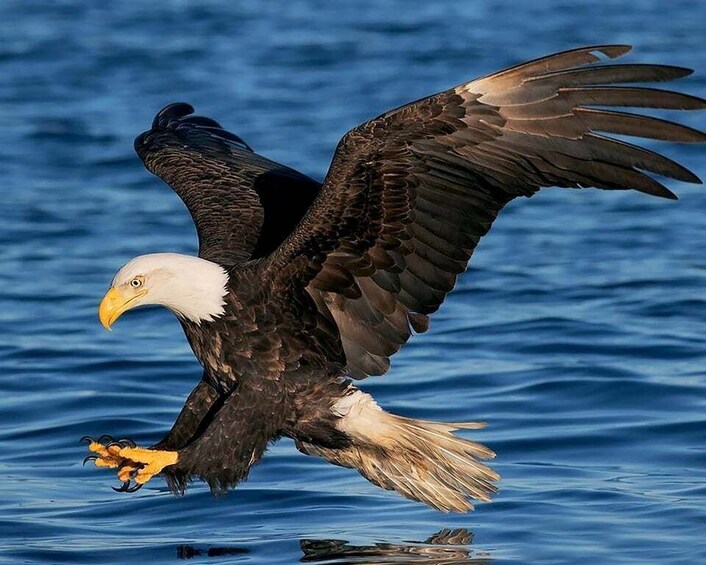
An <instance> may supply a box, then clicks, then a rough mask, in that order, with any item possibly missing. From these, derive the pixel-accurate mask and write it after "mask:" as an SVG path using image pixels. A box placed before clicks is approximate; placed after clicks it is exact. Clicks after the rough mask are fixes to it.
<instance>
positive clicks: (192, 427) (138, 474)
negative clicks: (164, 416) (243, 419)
mask: <svg viewBox="0 0 706 565" xmlns="http://www.w3.org/2000/svg"><path fill="white" fill-rule="evenodd" d="M220 398H221V397H220V395H219V393H218V392H217V391H216V390H215V389H214V388H213V387H212V386H211V385H210V384H209V383H208V382H207V381H206V380H205V379H204V380H202V381H201V382H200V383H199V384H198V385H197V386H196V388H194V390H193V391H192V392H191V394H190V395H189V397H188V398H187V400H186V403H185V404H184V407H183V408H182V410H181V412H180V413H179V416H178V418H177V420H176V422H175V423H174V425H173V426H172V429H171V430H170V431H169V433H168V434H167V435H166V436H165V437H164V438H163V439H162V440H161V441H159V442H158V443H156V444H155V445H153V446H151V447H150V448H141V447H137V446H136V445H135V443H134V442H133V441H131V440H128V439H121V440H118V441H115V440H114V439H113V438H112V437H110V436H108V435H103V436H101V437H100V438H98V440H93V438H90V437H85V438H84V439H86V440H88V441H89V445H88V449H89V451H91V453H92V454H91V455H89V456H88V457H86V458H85V459H84V463H85V462H87V461H91V460H92V461H93V462H94V464H95V465H96V467H105V468H111V469H115V468H117V469H118V479H119V480H120V481H122V483H123V486H122V487H121V488H119V489H116V490H120V491H128V492H133V491H134V490H137V488H139V487H141V486H142V485H143V484H145V483H146V482H147V481H149V480H150V479H151V478H152V477H153V476H154V475H156V474H159V473H160V472H161V471H162V470H163V469H164V468H165V467H167V466H169V465H173V464H174V463H175V462H176V461H177V459H178V455H177V451H178V450H179V449H181V448H183V447H185V446H186V445H187V444H188V443H189V442H190V441H191V440H193V439H194V437H197V436H198V432H199V430H200V429H201V428H202V427H203V425H204V422H208V421H209V419H210V418H209V416H212V415H213V414H212V412H214V411H215V410H217V408H218V407H219V405H220V402H219V399H220ZM133 480H134V482H135V485H136V486H135V487H131V486H130V482H131V481H133Z"/></svg>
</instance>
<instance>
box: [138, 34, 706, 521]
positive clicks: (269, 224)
mask: <svg viewBox="0 0 706 565" xmlns="http://www.w3.org/2000/svg"><path fill="white" fill-rule="evenodd" d="M628 50H629V48H628V47H626V46H602V47H589V48H583V49H576V50H573V51H568V52H565V53H560V54H556V55H552V56H550V57H546V58H544V59H539V60H537V61H532V62H529V63H525V64H523V65H519V66H517V67H514V68H511V69H507V70H504V71H501V72H499V73H496V74H493V75H490V76H488V77H484V78H481V79H478V80H475V81H472V82H469V83H466V84H462V85H460V86H458V87H456V88H453V89H451V90H447V91H444V92H441V93H439V94H436V95H434V96H431V97H429V98H425V99H423V100H420V101H417V102H414V103H411V104H408V105H406V106H403V107H401V108H398V109H396V110H393V111H390V112H387V113H385V114H383V115H381V116H379V117H377V118H375V119H373V120H371V121H369V122H366V123H364V124H362V125H360V126H358V127H356V128H354V129H353V130H351V131H350V132H349V133H348V134H346V135H345V137H344V138H343V139H342V140H341V142H340V144H339V146H338V148H337V150H336V153H335V155H334V158H333V162H332V164H331V167H330V170H329V172H328V174H327V176H326V178H325V180H324V182H323V184H319V183H318V182H316V181H314V180H312V179H310V178H308V177H306V176H304V175H302V174H300V173H297V172H295V171H293V170H291V169H289V168H287V167H284V166H282V165H278V164H276V163H273V162H271V161H269V160H267V159H265V158H263V157H261V156H259V155H256V154H255V153H253V152H252V151H251V150H250V148H249V147H248V146H247V145H245V143H244V142H243V141H242V140H240V139H239V138H238V137H237V136H234V135H233V134H230V133H228V132H226V131H225V130H223V129H222V128H221V127H220V125H219V124H217V123H216V122H214V121H213V120H210V119H208V118H200V117H195V116H191V115H190V114H191V112H192V111H193V109H192V108H191V107H190V106H188V105H186V104H173V105H170V106H168V107H166V108H165V109H163V110H162V111H161V112H160V113H159V114H158V115H157V117H156V118H155V121H154V123H153V126H152V128H151V129H150V130H149V131H147V132H145V133H143V134H142V135H140V136H139V137H138V138H137V139H136V141H135V148H136V150H137V152H138V154H139V156H140V158H141V159H142V160H143V161H144V163H145V165H146V166H147V168H148V169H149V170H150V171H152V172H154V173H155V174H157V175H158V176H160V177H161V178H163V179H164V180H165V181H166V182H167V183H168V184H169V185H170V186H171V187H172V188H173V189H174V190H175V191H176V192H177V194H179V196H180V197H181V198H182V200H183V201H184V202H185V204H186V206H187V207H188V209H189V211H190V213H191V215H192V217H193V219H194V221H195V223H196V227H197V231H198V236H199V242H200V249H199V256H200V257H202V258H204V259H207V260H209V261H211V262H214V263H217V264H218V265H221V266H222V267H223V268H224V269H225V271H226V272H227V274H228V277H229V279H228V289H227V291H228V292H227V295H226V297H225V298H224V300H225V305H224V312H223V314H222V315H219V316H217V317H216V319H214V320H212V321H206V322H202V321H197V322H194V321H190V320H188V319H184V320H182V323H183V326H184V330H185V332H186V335H187V337H188V339H189V342H190V344H191V346H192V348H193V350H194V353H195V354H196V356H197V357H198V359H199V361H200V362H201V363H202V365H203V366H204V377H203V380H202V382H201V383H200V384H199V385H198V386H197V387H196V389H195V390H194V392H192V394H191V395H190V397H189V399H188V400H187V402H186V405H185V407H184V409H183V411H182V413H181V414H180V416H179V418H178V420H177V422H176V424H175V425H174V427H173V429H172V430H171V432H170V433H169V434H168V435H167V437H166V438H165V439H164V440H162V441H161V442H160V443H158V444H157V445H156V446H154V448H157V449H163V450H171V451H176V452H178V454H179V458H178V462H177V463H175V464H174V465H171V466H169V467H167V468H165V469H164V473H165V475H166V476H167V479H168V480H169V481H170V484H171V485H172V487H173V488H174V489H176V490H183V489H184V488H185V486H186V484H187V482H188V480H189V479H190V478H192V477H194V476H200V477H202V478H204V479H205V480H207V481H208V482H209V484H211V485H212V487H214V488H216V489H220V488H225V487H228V486H230V485H233V484H235V483H237V482H238V481H240V480H242V479H243V478H245V476H246V475H247V472H248V470H249V469H250V467H251V466H252V465H253V464H254V463H255V462H256V461H257V460H258V459H259V458H260V457H261V455H262V454H263V452H264V451H265V449H266V446H267V444H268V442H270V441H273V440H276V439H277V438H279V437H281V436H289V437H292V438H293V439H294V440H295V442H296V444H297V446H298V447H299V449H300V450H301V451H302V452H304V453H307V454H311V455H318V456H322V457H324V458H326V459H327V460H329V461H331V462H333V463H336V464H339V465H344V466H349V467H353V468H356V469H358V470H359V471H360V472H361V473H362V474H363V475H364V476H365V477H366V478H368V479H369V480H371V481H372V482H374V483H375V484H377V485H379V486H381V487H383V488H387V489H394V490H397V491H398V492H400V493H401V494H403V495H404V496H407V497H409V498H412V499H416V500H421V501H423V502H426V503H427V504H430V505H432V506H434V507H436V508H438V509H441V510H446V511H448V510H454V511H464V510H468V509H470V508H472V506H471V504H470V502H469V501H468V498H475V499H480V500H488V498H489V496H490V495H491V494H492V493H493V492H494V491H495V487H494V486H493V483H494V482H495V481H496V480H497V479H498V476H497V474H495V473H494V472H493V471H492V470H490V469H489V468H488V467H486V466H485V465H484V464H482V463H480V462H479V461H480V460H481V459H485V458H489V457H492V456H493V453H492V451H490V450H489V449H488V448H486V447H484V446H482V445H480V444H477V443H474V442H471V441H468V440H465V439H461V438H459V437H457V436H455V435H454V434H453V431H454V430H456V429H459V428H477V427H480V424H441V423H435V422H424V421H419V420H410V419H406V418H401V417H399V416H394V415H391V414H388V413H386V412H384V411H383V410H381V409H380V408H379V407H378V406H377V405H376V404H375V402H374V401H373V400H372V398H371V397H370V396H368V395H366V394H364V393H362V392H360V391H358V390H357V389H356V388H355V387H353V386H352V384H351V383H350V381H347V380H346V379H347V378H348V377H352V378H354V379H361V378H364V377H366V376H368V375H380V374H382V373H384V372H386V371H387V370H388V368H389V358H390V356H391V355H393V354H394V353H395V352H397V351H398V350H399V349H400V348H401V347H402V346H403V345H404V344H405V343H406V341H407V340H408V339H409V338H410V336H411V335H412V334H413V333H414V332H424V331H426V330H427V328H428V326H429V315H430V314H432V313H433V312H435V311H436V310H437V309H438V308H439V306H440V305H441V303H442V302H443V300H444V298H445V296H446V294H447V293H448V292H450V291H451V290H452V289H453V287H454V285H455V283H456V279H457V277H458V275H459V274H460V273H462V272H463V271H464V270H465V269H466V266H467V264H468V261H469V259H470V257H471V254H472V253H473V250H474V249H475V247H476V245H477V244H478V241H479V240H480V238H481V237H483V236H484V235H485V234H486V233H487V231H488V230H489V229H490V226H491V224H492V222H493V221H494V220H495V218H496V216H497V215H498V213H499V212H500V210H501V209H502V208H503V207H504V206H505V205H506V204H507V203H508V202H510V201H511V200H512V199H514V198H516V197H518V196H531V195H532V194H534V193H535V192H537V191H538V190H539V189H540V188H542V187H547V186H559V187H568V188H581V187H597V188H603V189H610V190H612V189H616V190H623V189H636V190H638V191H641V192H645V193H648V194H653V195H657V196H663V197H667V198H673V197H674V195H673V194H672V193H671V192H670V191H669V190H668V189H667V188H665V187H664V186H663V185H662V184H660V183H659V182H658V181H656V180H655V179H653V178H652V177H651V176H648V175H647V174H645V173H646V172H648V173H656V174H658V175H662V176H666V177H669V178H673V179H677V180H681V181H686V182H699V180H698V178H697V177H696V176H695V175H694V174H693V173H691V172H689V171H688V170H686V169H685V168H684V167H682V166H681V165H679V164H677V163H675V162H673V161H671V160H669V159H667V158H666V157H663V156H661V155H658V154H656V153H654V152H651V151H648V150H646V149H643V148H640V147H637V146H635V145H631V144H628V143H626V142H623V141H618V140H615V139H611V138H610V137H606V136H605V135H604V133H608V134H610V133H614V134H620V135H629V136H638V137H646V138H652V139H662V140H667V141H677V142H703V141H706V135H704V134H703V133H701V132H698V131H695V130H693V129H690V128H687V127H685V126H682V125H677V124H674V123H670V122H666V121H663V120H658V119H655V118H651V117H645V116H642V115H636V114H627V113H624V112H616V111H613V110H605V109H601V108H605V107H610V106H618V107H629V106H633V107H650V108H668V109H698V108H704V106H705V103H704V101H703V100H700V99H697V98H694V97H691V96H688V95H684V94H678V93H674V92H669V91H663V90H656V89H649V88H637V87H632V86H615V85H620V84H630V83H639V82H656V81H663V80H671V79H676V78H681V77H683V76H686V75H687V74H689V73H690V71H688V70H686V69H683V68H678V67H670V66H661V65H634V64H632V65H631V64H625V65H612V64H598V65H596V63H600V62H601V58H603V57H605V58H615V57H618V56H620V55H623V54H624V53H626V52H627V51H628Z"/></svg>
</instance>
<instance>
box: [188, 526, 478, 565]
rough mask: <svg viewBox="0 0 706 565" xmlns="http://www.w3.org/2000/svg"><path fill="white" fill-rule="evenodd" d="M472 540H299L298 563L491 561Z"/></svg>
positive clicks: (467, 535) (198, 553)
mask: <svg viewBox="0 0 706 565" xmlns="http://www.w3.org/2000/svg"><path fill="white" fill-rule="evenodd" d="M472 541H473V533H471V532H469V531H468V530H466V529H463V528H460V529H454V530H452V529H448V528H446V529H443V530H441V531H440V532H437V533H436V534H434V535H433V536H431V537H429V538H427V539H426V540H425V541H422V542H416V541H410V542H403V543H384V542H381V543H375V544H372V545H352V544H349V543H348V542H347V541H345V540H336V539H323V540H317V539H302V540H301V541H300V542H299V546H300V548H301V550H302V553H303V554H304V555H303V556H302V558H301V559H300V563H320V562H324V561H325V562H327V563H339V564H344V563H357V564H365V563H369V564H372V563H435V564H437V565H451V564H453V563H466V564H473V565H483V564H486V563H490V562H491V557H490V555H489V554H488V553H487V552H485V551H483V552H474V551H473V550H472V549H470V548H469V547H468V546H469V545H470V544H471V542H472ZM249 552H250V551H249V550H248V549H247V548H243V547H205V548H199V547H194V546H191V545H180V546H178V547H177V557H179V558H180V559H191V558H193V557H223V556H236V555H245V554H248V553H249Z"/></svg>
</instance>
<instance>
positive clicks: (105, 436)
mask: <svg viewBox="0 0 706 565" xmlns="http://www.w3.org/2000/svg"><path fill="white" fill-rule="evenodd" d="M96 441H97V442H98V443H105V442H107V443H113V442H114V441H115V439H113V436H109V435H108V434H103V435H102V436H101V437H99V438H98V439H97V440H96Z"/></svg>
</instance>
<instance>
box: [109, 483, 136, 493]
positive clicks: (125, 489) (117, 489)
mask: <svg viewBox="0 0 706 565" xmlns="http://www.w3.org/2000/svg"><path fill="white" fill-rule="evenodd" d="M142 486H143V485H141V484H140V483H135V485H134V486H130V480H127V481H125V482H123V484H122V485H120V486H119V487H110V488H112V489H113V490H114V491H115V492H137V491H138V490H140V489H141V488H142Z"/></svg>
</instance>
